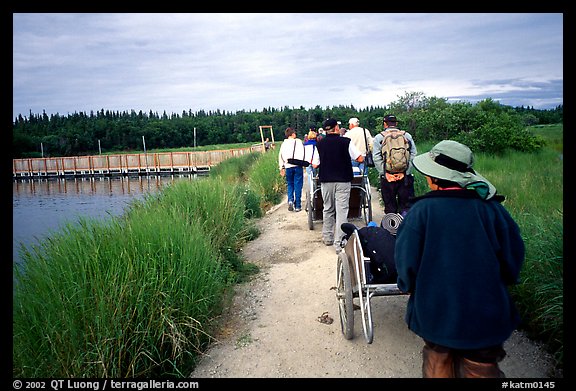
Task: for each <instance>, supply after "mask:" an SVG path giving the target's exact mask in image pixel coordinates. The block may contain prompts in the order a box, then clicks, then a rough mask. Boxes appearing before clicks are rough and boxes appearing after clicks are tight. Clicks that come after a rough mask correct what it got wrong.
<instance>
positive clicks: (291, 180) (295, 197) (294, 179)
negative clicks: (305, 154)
mask: <svg viewBox="0 0 576 391" xmlns="http://www.w3.org/2000/svg"><path fill="white" fill-rule="evenodd" d="M303 185H304V170H303V169H302V167H298V166H296V167H290V168H287V169H286V187H287V191H288V203H290V202H291V203H293V204H294V208H299V209H302V186H303Z"/></svg>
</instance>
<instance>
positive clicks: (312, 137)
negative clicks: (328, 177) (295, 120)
mask: <svg viewBox="0 0 576 391" xmlns="http://www.w3.org/2000/svg"><path fill="white" fill-rule="evenodd" d="M317 136H318V135H317V133H316V127H315V126H313V125H311V126H310V131H309V132H308V137H307V139H306V141H305V142H304V156H306V161H307V162H309V163H312V159H314V155H317V154H318V150H317V148H316V146H317V143H318V138H317ZM314 170H315V169H314V167H312V164H310V165H309V166H308V167H306V174H307V175H309V176H310V177H311V178H313V177H314Z"/></svg>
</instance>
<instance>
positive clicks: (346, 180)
mask: <svg viewBox="0 0 576 391" xmlns="http://www.w3.org/2000/svg"><path fill="white" fill-rule="evenodd" d="M322 127H323V128H324V130H325V131H326V136H325V137H324V138H323V139H322V140H321V141H318V144H317V149H318V154H317V155H316V156H315V157H314V158H313V159H312V166H313V167H314V168H318V179H319V181H320V191H321V192H322V200H323V202H324V208H323V211H322V218H323V222H322V240H323V241H324V244H325V245H326V246H332V245H333V246H334V247H335V249H336V253H340V252H341V251H342V247H340V241H341V239H342V236H344V232H343V231H342V228H341V227H342V224H343V223H347V222H348V209H349V208H350V190H351V188H352V179H353V178H354V174H353V171H352V162H351V160H352V159H354V160H356V161H358V162H362V161H364V158H363V156H362V154H361V153H360V151H359V150H358V148H356V147H355V146H354V144H353V143H352V140H350V139H349V138H348V137H341V136H340V126H339V124H338V121H336V120H335V119H333V118H329V119H327V120H326V121H324V123H323V124H322Z"/></svg>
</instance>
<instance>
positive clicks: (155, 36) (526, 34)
mask: <svg viewBox="0 0 576 391" xmlns="http://www.w3.org/2000/svg"><path fill="white" fill-rule="evenodd" d="M563 28H564V26H563V14H562V13H518V14H514V13H501V14H500V13H488V14H480V13H463V14H458V13H434V14H417V13H408V14H400V13H394V14H385V13H368V14H358V13H353V14H344V13H337V14H326V13H323V14H314V13H271V14H264V13H256V14H250V13H243V14H233V13H232V14H225V13H222V14H220V13H198V14H194V13H192V14H181V13H176V14H168V13H160V14H152V13H137V14H126V13H83V14H72V13H63V14H57V13H15V14H13V116H14V118H16V117H17V116H18V115H19V114H22V115H23V116H25V117H27V116H28V115H29V113H30V111H32V113H34V114H41V113H42V112H43V111H46V113H47V114H48V115H50V114H56V113H59V114H60V115H68V114H72V113H74V112H86V113H90V111H99V110H101V109H104V110H112V111H130V110H136V111H140V110H142V111H143V112H145V113H148V112H149V111H150V110H152V111H153V112H157V113H159V114H162V113H163V112H164V111H166V112H167V113H168V114H172V113H177V114H181V113H182V112H183V111H188V110H192V111H194V112H195V111H198V110H206V111H208V110H216V109H220V110H222V111H224V110H226V111H232V112H236V111H238V110H262V109H263V108H268V107H273V108H282V107H284V106H288V107H300V106H303V107H305V108H313V107H316V106H317V105H319V106H321V107H323V108H324V107H327V106H338V105H353V106H354V107H356V108H364V107H368V106H386V105H388V104H390V103H391V102H394V101H396V100H397V99H398V97H399V96H404V95H405V93H407V92H423V93H424V95H426V96H428V97H432V96H436V97H439V98H447V99H449V100H450V101H468V102H472V103H474V102H476V101H478V100H482V99H485V98H492V99H494V100H497V101H500V102H501V103H502V104H505V105H511V106H521V105H524V106H534V107H535V108H538V109H547V108H554V107H556V106H557V105H559V104H563V42H564V39H563Z"/></svg>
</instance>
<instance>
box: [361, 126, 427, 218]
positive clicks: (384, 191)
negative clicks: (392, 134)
mask: <svg viewBox="0 0 576 391" xmlns="http://www.w3.org/2000/svg"><path fill="white" fill-rule="evenodd" d="M383 126H384V130H383V131H382V132H380V133H378V134H377V135H376V136H374V139H373V143H372V149H373V156H374V165H375V167H376V169H377V170H378V174H379V177H380V195H381V196H382V202H383V203H384V212H385V213H386V214H388V213H399V214H401V215H402V216H405V215H406V213H407V212H408V209H410V199H411V198H412V197H414V175H413V174H412V160H413V159H414V157H415V156H416V154H417V153H418V150H417V149H416V143H414V139H413V138H412V135H411V134H410V133H408V132H406V131H404V137H405V138H406V139H407V140H408V142H409V144H410V162H409V165H408V169H407V170H406V171H405V172H402V173H393V174H392V173H388V172H386V169H385V164H384V159H385V157H384V156H382V148H383V145H382V142H383V141H384V136H385V134H386V132H387V131H395V130H396V131H397V130H399V129H398V127H397V126H398V119H397V118H396V116H395V115H386V116H385V117H384V120H383Z"/></svg>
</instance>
